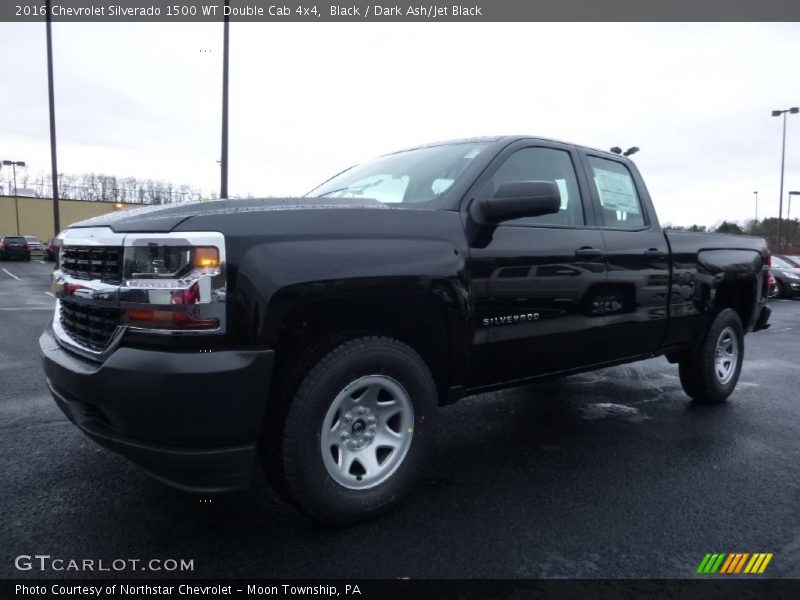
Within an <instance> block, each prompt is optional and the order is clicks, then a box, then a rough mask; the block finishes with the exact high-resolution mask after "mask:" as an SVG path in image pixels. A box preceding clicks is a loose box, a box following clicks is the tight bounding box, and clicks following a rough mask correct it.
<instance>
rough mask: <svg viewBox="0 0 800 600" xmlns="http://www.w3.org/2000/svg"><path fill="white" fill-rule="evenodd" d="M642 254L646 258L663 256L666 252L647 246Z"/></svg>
mask: <svg viewBox="0 0 800 600" xmlns="http://www.w3.org/2000/svg"><path fill="white" fill-rule="evenodd" d="M644 255H645V256H646V257H647V258H664V257H665V256H666V255H667V253H666V252H664V251H663V250H659V249H658V248H649V249H647V250H645V251H644Z"/></svg>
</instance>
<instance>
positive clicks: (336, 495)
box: [261, 336, 437, 525]
mask: <svg viewBox="0 0 800 600" xmlns="http://www.w3.org/2000/svg"><path fill="white" fill-rule="evenodd" d="M297 360H298V361H304V360H305V361H306V363H307V364H311V367H310V369H308V370H307V371H306V372H305V374H304V375H301V376H300V377H298V378H297V379H298V380H299V383H297V384H296V385H295V386H293V385H288V386H284V389H283V390H282V391H280V392H279V393H278V397H277V398H276V401H277V402H283V403H287V405H286V407H285V410H284V411H277V412H273V415H275V416H278V414H282V415H285V416H284V417H283V423H282V426H280V425H279V426H278V427H277V431H276V429H274V428H273V431H274V432H275V433H276V435H277V438H278V439H277V440H263V443H262V450H261V453H262V462H263V463H264V466H265V470H266V472H267V475H268V477H269V478H270V480H271V481H272V482H273V483H274V484H275V487H276V489H277V490H278V491H279V492H281V493H282V495H283V496H284V497H286V499H287V500H289V501H290V502H291V503H292V504H293V505H295V506H296V507H297V508H299V509H300V510H301V511H302V512H304V513H306V514H307V515H309V516H311V517H312V518H313V519H315V520H317V521H320V522H323V523H327V524H331V525H344V524H348V523H353V522H356V521H360V520H363V519H366V518H369V517H372V516H375V515H377V514H380V513H383V512H385V511H387V510H389V509H390V508H392V507H393V506H394V505H396V504H397V503H398V502H399V501H400V500H401V499H402V497H403V496H404V495H405V494H406V493H407V492H408V491H409V490H410V489H411V487H412V485H413V484H414V481H415V479H416V475H417V473H418V471H419V469H420V467H421V466H422V464H423V463H424V461H425V458H426V457H427V455H428V454H429V453H430V450H431V449H432V445H433V441H434V425H435V416H436V408H437V401H436V399H437V395H436V386H435V384H434V381H433V377H432V376H431V373H430V371H429V369H428V367H427V365H426V364H425V362H424V361H423V360H422V358H421V357H420V356H419V355H418V354H417V353H416V352H415V351H414V350H413V349H412V348H410V347H409V346H407V345H406V344H404V343H402V342H399V341H397V340H394V339H391V338H385V337H376V336H367V337H356V338H351V339H349V340H346V341H343V342H342V341H340V342H339V343H338V345H336V346H335V347H333V348H327V349H325V350H324V351H323V352H320V356H318V357H317V359H316V360H314V358H313V357H310V360H309V357H300V356H298V359H297ZM290 370H291V369H290ZM295 371H297V369H295ZM302 371H303V370H302V369H301V372H302ZM287 388H288V389H287ZM267 430H269V427H268V428H267Z"/></svg>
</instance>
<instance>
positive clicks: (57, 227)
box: [45, 0, 61, 236]
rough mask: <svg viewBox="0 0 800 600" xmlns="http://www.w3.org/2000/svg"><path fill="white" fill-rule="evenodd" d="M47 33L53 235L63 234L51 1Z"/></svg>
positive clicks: (46, 23)
mask: <svg viewBox="0 0 800 600" xmlns="http://www.w3.org/2000/svg"><path fill="white" fill-rule="evenodd" d="M45 7H46V9H47V13H46V17H45V21H46V22H45V33H46V37H47V105H48V108H49V111H50V173H51V175H50V177H51V179H52V182H53V235H54V236H55V235H58V234H59V233H61V212H60V207H59V202H61V200H60V199H59V197H58V157H57V155H56V105H55V96H54V91H53V87H54V86H53V32H52V28H51V23H50V0H46V3H45Z"/></svg>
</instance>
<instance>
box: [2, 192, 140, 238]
mask: <svg viewBox="0 0 800 600" xmlns="http://www.w3.org/2000/svg"><path fill="white" fill-rule="evenodd" d="M58 206H59V212H60V218H61V229H65V228H66V227H68V226H69V225H71V224H72V223H75V222H77V221H82V220H84V219H89V218H90V217H97V216H99V215H105V214H107V213H110V212H114V211H116V210H125V209H128V208H135V207H138V206H141V204H127V203H117V204H115V203H113V202H87V201H84V200H59V202H58ZM17 209H18V211H19V234H20V235H35V236H36V237H38V238H39V239H40V240H42V241H43V242H47V240H49V239H50V238H51V237H53V200H52V198H28V197H25V196H20V197H19V198H17V199H16V208H15V199H14V196H0V236H2V235H16V233H17V216H16V215H17Z"/></svg>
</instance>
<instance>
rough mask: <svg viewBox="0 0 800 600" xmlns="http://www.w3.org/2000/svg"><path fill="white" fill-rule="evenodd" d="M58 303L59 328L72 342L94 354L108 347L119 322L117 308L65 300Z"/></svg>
mask: <svg viewBox="0 0 800 600" xmlns="http://www.w3.org/2000/svg"><path fill="white" fill-rule="evenodd" d="M60 303H61V308H60V313H61V314H60V317H61V327H63V329H64V331H66V332H67V334H68V335H69V336H70V337H71V338H72V339H73V340H75V341H76V342H77V343H79V344H80V345H82V346H85V347H86V348H89V349H91V350H94V351H96V352H100V351H102V350H103V349H105V347H106V346H108V342H109V340H110V339H111V336H112V335H113V333H114V329H115V328H116V327H117V325H119V322H120V310H119V309H118V308H105V307H98V306H91V305H88V304H81V303H78V302H73V301H71V300H68V299H65V298H62V299H61V301H60Z"/></svg>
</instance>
